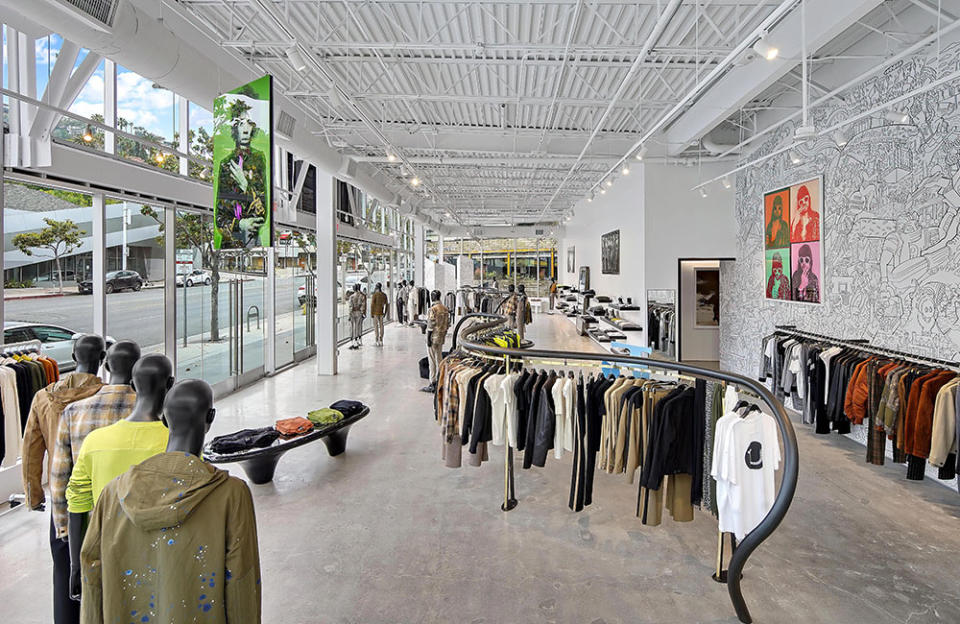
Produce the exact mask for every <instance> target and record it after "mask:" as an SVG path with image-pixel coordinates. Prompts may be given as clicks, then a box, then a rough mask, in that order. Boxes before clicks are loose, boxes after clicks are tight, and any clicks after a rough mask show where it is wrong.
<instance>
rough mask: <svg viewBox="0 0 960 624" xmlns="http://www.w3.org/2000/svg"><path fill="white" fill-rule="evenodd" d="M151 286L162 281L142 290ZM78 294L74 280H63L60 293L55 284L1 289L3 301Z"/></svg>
mask: <svg viewBox="0 0 960 624" xmlns="http://www.w3.org/2000/svg"><path fill="white" fill-rule="evenodd" d="M153 288H163V282H148V283H146V284H144V285H143V290H150V289H153ZM124 292H126V291H124ZM79 294H80V293H79V292H78V291H77V283H76V282H64V283H63V292H62V293H60V292H57V287H56V286H51V287H49V288H39V287H33V288H4V289H3V299H4V301H9V300H10V299H43V298H45V297H73V296H77V295H79Z"/></svg>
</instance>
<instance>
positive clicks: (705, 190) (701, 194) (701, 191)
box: [700, 186, 707, 199]
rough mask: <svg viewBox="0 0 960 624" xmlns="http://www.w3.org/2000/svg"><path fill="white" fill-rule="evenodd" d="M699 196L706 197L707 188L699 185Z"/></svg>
mask: <svg viewBox="0 0 960 624" xmlns="http://www.w3.org/2000/svg"><path fill="white" fill-rule="evenodd" d="M700 197H702V198H704V199H706V198H707V189H706V188H704V187H702V186H701V187H700Z"/></svg>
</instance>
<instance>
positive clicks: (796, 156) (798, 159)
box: [790, 150, 803, 165]
mask: <svg viewBox="0 0 960 624" xmlns="http://www.w3.org/2000/svg"><path fill="white" fill-rule="evenodd" d="M802 160H803V159H802V158H801V157H800V154H798V153H797V152H796V151H794V150H790V162H792V163H793V164H795V165H799V164H800V162H801V161H802Z"/></svg>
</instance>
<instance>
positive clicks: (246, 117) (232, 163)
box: [213, 76, 273, 249]
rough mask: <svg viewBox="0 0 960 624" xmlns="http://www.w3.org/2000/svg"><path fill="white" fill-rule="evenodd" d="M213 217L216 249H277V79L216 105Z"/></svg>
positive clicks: (252, 84) (266, 79)
mask: <svg viewBox="0 0 960 624" xmlns="http://www.w3.org/2000/svg"><path fill="white" fill-rule="evenodd" d="M213 118H214V128H213V170H214V171H215V172H216V176H215V177H214V180H213V196H214V203H213V214H214V223H216V229H215V230H214V233H213V243H214V247H215V248H216V249H252V248H255V247H270V246H271V245H272V244H273V218H272V217H273V214H272V212H273V210H272V195H273V193H272V190H273V186H272V185H273V182H272V180H273V177H272V171H273V167H272V158H273V136H272V127H273V78H272V77H271V76H264V77H263V78H258V79H257V80H254V81H253V82H250V83H247V84H245V85H243V86H241V87H237V88H236V89H234V90H232V91H230V92H228V93H224V94H223V95H221V96H220V97H218V98H217V99H215V100H214V101H213Z"/></svg>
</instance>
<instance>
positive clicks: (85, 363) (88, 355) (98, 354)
mask: <svg viewBox="0 0 960 624" xmlns="http://www.w3.org/2000/svg"><path fill="white" fill-rule="evenodd" d="M72 357H73V361H74V362H76V363H77V368H76V369H74V371H73V372H75V373H87V374H90V375H96V374H97V371H98V370H100V365H101V364H102V363H103V360H104V358H106V357H107V343H106V342H105V341H104V339H103V338H101V337H100V336H97V335H96V334H85V335H83V336H80V337H79V338H77V341H76V342H75V343H74V345H73V356H72Z"/></svg>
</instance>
